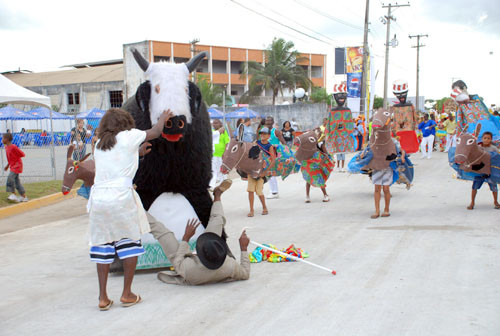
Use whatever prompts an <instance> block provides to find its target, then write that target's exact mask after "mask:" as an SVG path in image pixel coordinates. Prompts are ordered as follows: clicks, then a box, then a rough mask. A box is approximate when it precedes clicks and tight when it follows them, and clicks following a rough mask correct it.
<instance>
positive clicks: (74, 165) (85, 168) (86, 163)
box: [61, 145, 95, 195]
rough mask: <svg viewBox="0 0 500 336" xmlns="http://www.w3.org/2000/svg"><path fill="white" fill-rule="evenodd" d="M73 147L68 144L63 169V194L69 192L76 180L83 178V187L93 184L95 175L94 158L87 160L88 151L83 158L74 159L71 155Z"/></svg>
mask: <svg viewBox="0 0 500 336" xmlns="http://www.w3.org/2000/svg"><path fill="white" fill-rule="evenodd" d="M74 149H75V147H74V146H73V145H70V146H69V147H68V153H67V160H66V169H65V170H64V177H63V183H62V189H61V192H62V193H63V194H64V195H67V194H69V192H70V191H71V189H72V188H73V185H74V184H75V182H76V180H83V184H84V185H85V187H91V186H92V185H94V176H95V162H94V160H87V158H88V157H89V156H90V153H88V154H87V155H85V156H84V157H83V159H81V160H78V161H75V160H73V158H72V157H71V155H72V154H73V151H74Z"/></svg>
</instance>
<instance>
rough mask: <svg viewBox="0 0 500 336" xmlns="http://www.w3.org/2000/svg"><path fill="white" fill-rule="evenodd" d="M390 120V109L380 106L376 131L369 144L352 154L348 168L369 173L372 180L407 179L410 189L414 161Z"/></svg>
mask: <svg viewBox="0 0 500 336" xmlns="http://www.w3.org/2000/svg"><path fill="white" fill-rule="evenodd" d="M390 123H391V113H390V112H389V111H385V110H382V109H379V110H377V111H376V112H375V113H374V115H373V123H372V129H373V135H372V136H371V137H370V141H369V144H368V146H367V147H366V148H365V150H364V151H363V152H361V153H358V154H356V155H355V156H354V157H353V158H352V160H351V161H350V162H349V164H348V166H347V169H348V171H349V172H350V173H363V174H369V175H370V176H372V180H374V179H375V180H380V181H381V182H384V183H389V182H390V184H392V183H394V182H397V183H403V184H405V185H406V188H407V189H409V188H410V186H411V183H412V181H413V164H412V163H411V161H410V159H409V157H408V155H406V153H405V152H404V150H402V148H401V147H400V145H399V143H398V141H396V140H395V139H393V138H392V137H391V125H390ZM403 156H404V158H405V159H404V160H402V157H403ZM374 173H375V174H374ZM389 180H390V181H389ZM374 183H375V182H374ZM390 184H389V185H390Z"/></svg>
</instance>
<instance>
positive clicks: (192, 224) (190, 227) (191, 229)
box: [182, 218, 201, 242]
mask: <svg viewBox="0 0 500 336" xmlns="http://www.w3.org/2000/svg"><path fill="white" fill-rule="evenodd" d="M200 224H201V222H200V221H199V220H198V219H196V218H193V219H190V220H188V222H187V225H186V231H184V237H182V240H183V241H185V242H189V240H190V239H191V237H193V236H194V234H195V233H196V229H197V228H198V226H200Z"/></svg>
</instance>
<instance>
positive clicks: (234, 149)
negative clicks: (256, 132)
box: [231, 145, 238, 153]
mask: <svg viewBox="0 0 500 336" xmlns="http://www.w3.org/2000/svg"><path fill="white" fill-rule="evenodd" d="M237 150H238V145H234V146H233V148H231V153H236V151H237Z"/></svg>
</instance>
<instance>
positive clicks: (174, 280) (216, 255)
mask: <svg viewBox="0 0 500 336" xmlns="http://www.w3.org/2000/svg"><path fill="white" fill-rule="evenodd" d="M231 183H232V181H231V180H224V181H223V182H222V183H221V184H220V186H218V187H216V188H215V190H214V203H213V205H212V212H211V213H210V219H209V221H208V225H207V228H206V229H205V232H204V233H203V234H202V235H200V236H199V237H198V240H197V242H196V254H195V253H193V252H191V250H190V249H189V244H188V242H189V240H190V239H191V237H193V235H194V234H195V232H196V228H197V227H198V225H200V222H199V221H198V220H196V219H193V220H190V221H188V223H187V225H186V231H185V233H184V237H182V241H181V242H180V243H179V242H178V241H177V238H176V237H175V235H174V233H173V232H172V231H170V230H169V229H167V228H166V227H165V226H164V225H163V224H162V223H160V222H159V221H157V220H156V219H155V218H154V217H153V216H151V215H150V214H148V219H149V225H150V227H151V234H152V235H153V236H154V237H155V239H156V240H158V242H159V243H160V245H161V247H162V249H163V251H164V252H165V255H166V256H167V258H168V260H170V262H171V263H172V265H173V266H174V269H175V270H174V271H164V272H159V273H158V279H160V280H161V281H163V282H165V283H168V284H176V285H203V284H209V283H216V282H228V281H234V280H247V279H248V278H249V276H250V260H249V259H248V253H247V248H248V243H249V242H250V240H249V238H248V237H247V235H246V233H245V232H243V233H242V234H241V237H240V239H239V241H240V249H241V260H240V263H238V262H237V261H236V259H235V258H234V257H233V256H232V255H231V253H230V251H229V248H228V246H227V243H226V242H225V240H224V239H222V237H221V234H222V229H223V228H224V225H225V224H226V218H225V217H224V211H223V209H222V203H221V195H222V193H223V192H224V191H226V190H227V189H229V187H230V186H231Z"/></svg>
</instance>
